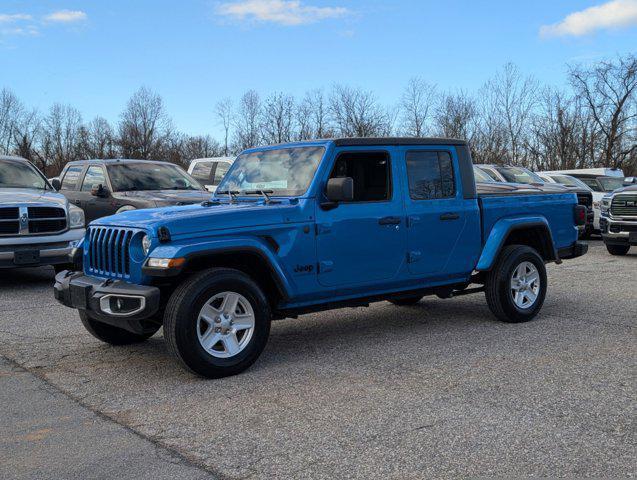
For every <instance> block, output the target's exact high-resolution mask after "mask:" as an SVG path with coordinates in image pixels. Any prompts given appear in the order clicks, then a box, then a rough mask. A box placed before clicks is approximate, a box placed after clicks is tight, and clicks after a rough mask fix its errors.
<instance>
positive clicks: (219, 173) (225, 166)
mask: <svg viewBox="0 0 637 480" xmlns="http://www.w3.org/2000/svg"><path fill="white" fill-rule="evenodd" d="M229 169H230V164H229V163H228V162H218V163H217V169H216V170H215V179H214V180H213V181H212V184H213V185H215V186H217V185H219V184H220V183H221V180H223V177H224V176H225V174H226V173H227V172H228V170H229Z"/></svg>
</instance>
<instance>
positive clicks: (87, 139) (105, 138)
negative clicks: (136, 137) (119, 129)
mask: <svg viewBox="0 0 637 480" xmlns="http://www.w3.org/2000/svg"><path fill="white" fill-rule="evenodd" d="M81 137H82V148H81V149H82V155H81V156H82V157H83V158H116V157H117V156H118V152H117V145H116V141H117V140H116V138H115V132H114V130H113V127H112V126H111V124H110V123H109V122H108V120H106V119H105V118H103V117H100V116H97V117H95V118H94V119H93V120H91V122H90V123H89V124H88V125H86V126H83V127H82V129H81Z"/></svg>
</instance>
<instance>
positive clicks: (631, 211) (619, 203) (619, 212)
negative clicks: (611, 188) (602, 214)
mask: <svg viewBox="0 0 637 480" xmlns="http://www.w3.org/2000/svg"><path fill="white" fill-rule="evenodd" d="M610 213H611V215H615V216H618V217H637V195H625V194H618V195H615V197H614V198H613V202H612V203H611V205H610Z"/></svg>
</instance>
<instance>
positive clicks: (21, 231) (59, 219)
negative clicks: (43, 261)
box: [0, 207, 66, 235]
mask: <svg viewBox="0 0 637 480" xmlns="http://www.w3.org/2000/svg"><path fill="white" fill-rule="evenodd" d="M64 230H66V211H65V210H64V209H63V208H58V207H3V208H0V235H37V234H44V233H60V232H63V231H64Z"/></svg>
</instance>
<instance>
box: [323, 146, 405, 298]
mask: <svg viewBox="0 0 637 480" xmlns="http://www.w3.org/2000/svg"><path fill="white" fill-rule="evenodd" d="M393 151H394V152H395V151H396V150H393ZM398 172H399V169H398V166H397V164H396V162H395V161H394V158H393V156H392V155H391V154H390V150H364V149H340V150H337V152H336V160H335V162H334V164H333V166H332V169H331V173H330V178H333V177H352V178H353V180H354V201H353V202H347V203H340V204H339V205H338V206H337V207H336V208H333V209H327V210H326V209H321V208H318V210H317V214H316V222H317V226H316V228H317V232H316V233H317V237H316V238H317V254H318V263H319V276H318V277H319V282H320V283H321V284H322V285H325V286H356V285H359V284H370V283H374V282H380V281H383V284H384V285H385V286H386V284H387V281H388V280H390V279H393V278H395V277H396V276H397V275H398V273H399V271H400V267H401V265H403V264H404V258H405V222H404V209H403V205H402V195H401V184H400V182H399V181H398V180H399V179H400V175H399V173H398ZM326 181H327V179H326Z"/></svg>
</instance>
